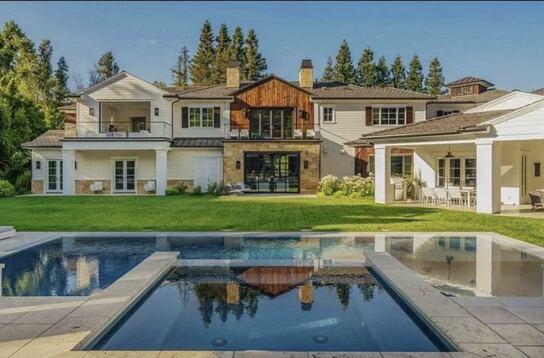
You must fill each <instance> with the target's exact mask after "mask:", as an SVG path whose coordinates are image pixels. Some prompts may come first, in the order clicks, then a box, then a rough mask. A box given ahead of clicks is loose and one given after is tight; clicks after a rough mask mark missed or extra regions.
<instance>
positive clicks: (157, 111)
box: [155, 107, 159, 116]
mask: <svg viewBox="0 0 544 358" xmlns="http://www.w3.org/2000/svg"><path fill="white" fill-rule="evenodd" d="M155 115H156V116H158V115H159V107H155Z"/></svg>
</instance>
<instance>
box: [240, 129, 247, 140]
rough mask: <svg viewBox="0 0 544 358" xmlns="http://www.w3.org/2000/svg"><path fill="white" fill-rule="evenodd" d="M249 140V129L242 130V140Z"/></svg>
mask: <svg viewBox="0 0 544 358" xmlns="http://www.w3.org/2000/svg"><path fill="white" fill-rule="evenodd" d="M242 138H243V139H249V129H240V139H242Z"/></svg>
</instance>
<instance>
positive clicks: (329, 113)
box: [323, 107, 334, 123]
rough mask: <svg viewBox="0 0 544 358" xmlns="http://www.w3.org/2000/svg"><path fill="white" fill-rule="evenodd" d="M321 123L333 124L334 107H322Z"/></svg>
mask: <svg viewBox="0 0 544 358" xmlns="http://www.w3.org/2000/svg"><path fill="white" fill-rule="evenodd" d="M323 123H334V107H323Z"/></svg>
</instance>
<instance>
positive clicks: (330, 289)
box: [94, 266, 447, 352]
mask: <svg viewBox="0 0 544 358" xmlns="http://www.w3.org/2000/svg"><path fill="white" fill-rule="evenodd" d="M142 332H145V334H142ZM134 337H138V339H134ZM94 349H97V350H156V351H158V350H193V351H194V350H215V351H218V350H220V351H223V350H227V351H234V350H236V351H241V350H274V351H382V352H391V351H406V352H436V351H445V350H447V348H446V347H445V345H444V344H443V343H442V341H441V339H440V338H439V337H438V336H437V335H435V334H434V333H433V332H432V331H430V330H429V329H428V328H426V327H425V326H424V325H423V324H422V322H420V321H419V319H418V317H417V316H416V315H414V314H413V313H412V312H411V311H410V310H409V309H408V308H407V307H406V306H404V304H403V303H402V302H401V301H400V300H398V299H397V298H396V297H395V296H394V294H393V293H392V292H391V291H390V290H389V289H387V286H385V285H384V284H383V283H382V282H380V281H379V280H378V279H377V278H376V276H375V275H374V273H373V272H372V271H371V270H370V269H367V268H365V267H326V268H323V267H313V266H296V267H281V266H279V267H270V266H267V267H260V266H251V267H236V268H232V267H228V266H224V267H183V268H176V269H174V270H173V271H172V272H171V273H170V274H169V275H168V277H167V278H166V279H165V280H164V281H162V282H161V283H160V285H159V286H158V287H157V288H156V289H155V290H154V291H152V292H151V293H150V294H149V295H148V297H147V298H146V299H144V300H142V301H141V302H140V304H139V305H138V306H136V307H135V308H134V309H133V310H132V311H131V312H130V313H129V314H127V315H126V316H125V318H124V320H123V321H121V322H120V323H119V324H118V325H117V326H116V327H115V328H113V329H112V330H111V331H110V333H109V334H108V335H107V336H106V337H104V338H103V339H102V340H101V341H100V342H99V343H98V344H97V345H96V346H95V347H94Z"/></svg>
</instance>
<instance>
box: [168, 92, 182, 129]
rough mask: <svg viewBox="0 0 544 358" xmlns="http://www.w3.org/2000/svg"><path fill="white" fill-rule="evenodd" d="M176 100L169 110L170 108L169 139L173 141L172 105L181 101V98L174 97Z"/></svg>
mask: <svg viewBox="0 0 544 358" xmlns="http://www.w3.org/2000/svg"><path fill="white" fill-rule="evenodd" d="M176 98H177V99H176V100H175V101H172V103H171V108H170V117H171V118H170V139H174V103H178V102H180V101H181V98H179V97H178V96H176Z"/></svg>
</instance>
